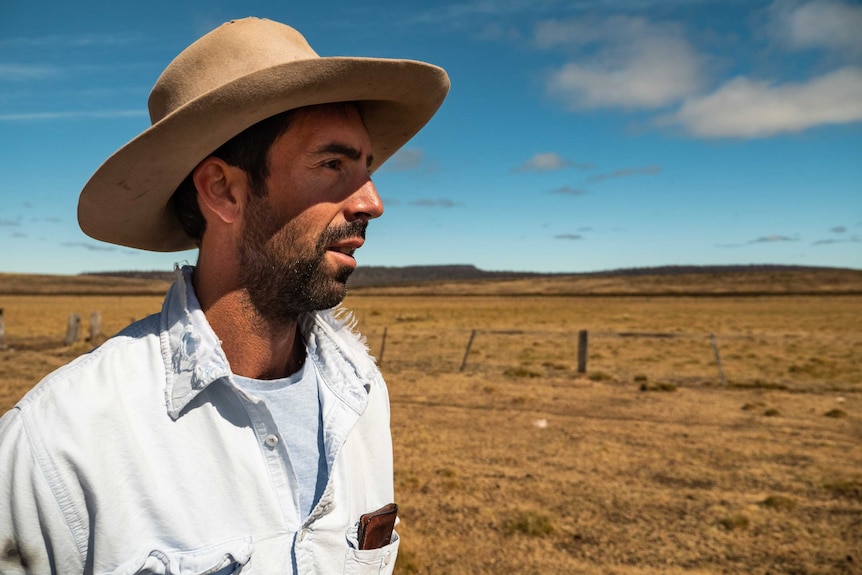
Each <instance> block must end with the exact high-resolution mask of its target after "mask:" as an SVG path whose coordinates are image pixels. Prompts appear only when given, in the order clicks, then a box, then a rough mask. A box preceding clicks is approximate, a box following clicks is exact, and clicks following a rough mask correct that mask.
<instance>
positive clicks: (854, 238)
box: [811, 236, 862, 246]
mask: <svg viewBox="0 0 862 575" xmlns="http://www.w3.org/2000/svg"><path fill="white" fill-rule="evenodd" d="M858 243H862V237H859V236H851V237H849V238H841V239H837V238H829V239H824V240H817V241H815V242H812V243H811V245H812V246H827V245H832V244H858Z"/></svg>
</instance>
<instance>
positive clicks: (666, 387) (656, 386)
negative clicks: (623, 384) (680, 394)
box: [641, 383, 676, 391]
mask: <svg viewBox="0 0 862 575" xmlns="http://www.w3.org/2000/svg"><path fill="white" fill-rule="evenodd" d="M641 391H676V386H675V385H674V384H672V383H642V384H641Z"/></svg>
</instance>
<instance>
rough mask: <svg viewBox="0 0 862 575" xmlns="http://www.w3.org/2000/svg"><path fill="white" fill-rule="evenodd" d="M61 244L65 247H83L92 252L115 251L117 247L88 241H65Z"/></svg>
mask: <svg viewBox="0 0 862 575" xmlns="http://www.w3.org/2000/svg"><path fill="white" fill-rule="evenodd" d="M60 245H61V246H63V247H64V248H82V249H85V250H90V251H91V252H113V251H115V250H116V249H117V248H116V247H114V246H108V245H102V244H90V243H87V242H63V243H61V244H60Z"/></svg>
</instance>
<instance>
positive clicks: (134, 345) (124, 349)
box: [16, 314, 161, 410]
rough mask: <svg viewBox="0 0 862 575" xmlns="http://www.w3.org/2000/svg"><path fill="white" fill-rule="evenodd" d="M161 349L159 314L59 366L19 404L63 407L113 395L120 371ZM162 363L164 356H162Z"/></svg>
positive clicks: (148, 359)
mask: <svg viewBox="0 0 862 575" xmlns="http://www.w3.org/2000/svg"><path fill="white" fill-rule="evenodd" d="M159 349H160V344H159V314H154V315H151V316H148V317H146V318H144V319H142V320H139V321H137V322H135V323H132V324H131V325H129V326H128V327H126V328H125V329H123V330H122V331H121V332H119V333H118V334H117V335H115V336H113V337H111V338H109V339H108V340H106V341H105V342H104V343H103V344H102V345H100V346H99V347H97V348H95V349H93V350H92V351H89V352H87V353H85V354H83V355H81V356H79V357H77V358H75V359H74V360H72V361H71V362H69V363H67V364H66V365H64V366H62V367H60V368H58V369H56V370H55V371H53V372H51V373H50V374H48V375H47V376H45V377H44V378H43V379H42V380H41V381H40V382H39V383H37V384H36V385H35V386H34V387H33V388H32V389H31V390H30V391H29V392H28V393H27V394H26V395H25V396H24V397H23V398H22V399H21V401H19V403H18V405H16V408H17V409H20V410H31V409H43V408H44V407H47V406H48V405H51V406H52V407H54V408H60V409H63V407H64V406H65V405H69V404H74V403H75V401H74V400H73V398H81V397H88V398H92V397H93V395H94V394H110V393H111V388H112V386H114V385H119V384H121V383H122V382H120V381H118V378H117V374H118V372H129V371H131V370H133V369H134V368H135V367H136V365H137V364H140V363H141V361H142V360H143V361H149V362H150V363H152V361H153V355H154V352H158V351H159ZM157 359H159V363H161V355H160V354H159V356H158V358H157Z"/></svg>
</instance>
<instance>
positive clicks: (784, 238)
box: [748, 235, 799, 244]
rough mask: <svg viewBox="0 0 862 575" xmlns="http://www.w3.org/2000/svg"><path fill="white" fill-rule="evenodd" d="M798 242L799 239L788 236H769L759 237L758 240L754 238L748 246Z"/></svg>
mask: <svg viewBox="0 0 862 575" xmlns="http://www.w3.org/2000/svg"><path fill="white" fill-rule="evenodd" d="M796 241H799V238H792V237H789V236H782V235H771V236H760V237H759V238H755V239H753V240H750V241H749V242H748V243H750V244H773V243H777V242H796Z"/></svg>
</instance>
